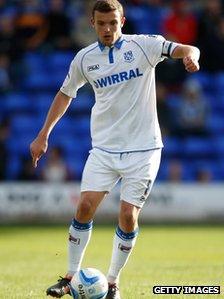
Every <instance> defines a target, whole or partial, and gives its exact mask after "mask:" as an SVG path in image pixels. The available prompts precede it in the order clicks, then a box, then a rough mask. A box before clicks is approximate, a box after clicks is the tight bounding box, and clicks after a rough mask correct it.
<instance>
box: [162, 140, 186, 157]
mask: <svg viewBox="0 0 224 299" xmlns="http://www.w3.org/2000/svg"><path fill="white" fill-rule="evenodd" d="M163 143H164V151H163V153H164V155H165V156H169V157H177V156H179V154H180V152H181V151H182V149H181V146H180V144H181V140H180V139H178V138H176V137H169V136H168V137H165V138H163Z"/></svg>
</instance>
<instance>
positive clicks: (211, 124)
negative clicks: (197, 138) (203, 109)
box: [207, 113, 224, 135]
mask: <svg viewBox="0 0 224 299" xmlns="http://www.w3.org/2000/svg"><path fill="white" fill-rule="evenodd" d="M207 129H208V130H209V131H210V132H211V133H212V134H215V135H217V134H223V133H224V114H223V115H222V114H218V113H217V114H216V115H211V117H210V118H209V119H208V120H207Z"/></svg>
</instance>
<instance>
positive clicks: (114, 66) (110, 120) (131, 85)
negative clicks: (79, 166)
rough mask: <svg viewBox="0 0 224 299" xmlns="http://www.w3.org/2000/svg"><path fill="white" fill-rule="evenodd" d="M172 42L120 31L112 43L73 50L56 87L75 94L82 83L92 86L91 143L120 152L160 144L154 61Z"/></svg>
mask: <svg viewBox="0 0 224 299" xmlns="http://www.w3.org/2000/svg"><path fill="white" fill-rule="evenodd" d="M176 46H177V44H175V43H172V42H169V41H166V40H165V39H164V38H163V37H162V36H159V35H122V36H121V38H120V39H119V40H118V41H117V42H116V43H115V44H114V46H113V47H105V46H103V45H102V44H101V43H100V42H96V43H94V44H92V45H90V46H88V47H87V48H84V49H82V50H81V51H79V52H78V53H77V55H76V57H75V58H74V60H73V61H72V63H71V66H70V70H69V73H68V75H67V77H66V79H65V81H64V83H63V85H62V87H61V89H60V90H61V92H63V93H64V94H66V95H68V96H69V97H72V98H74V97H76V93H77V90H78V89H79V88H80V87H81V86H83V85H84V84H85V83H87V82H89V83H90V84H91V85H92V87H93V89H94V92H95V100H96V101H95V105H94V106H93V108H92V113H91V137H92V146H93V147H95V148H99V149H102V150H105V151H108V152H114V153H116V152H118V153H122V152H133V151H144V150H151V149H155V148H161V147H162V146H163V144H162V140H161V133H160V128H159V123H158V118H157V109H156V93H155V66H156V65H157V63H158V62H160V61H162V60H163V59H164V58H165V57H169V56H170V55H171V53H172V51H173V50H174V48H175V47H176Z"/></svg>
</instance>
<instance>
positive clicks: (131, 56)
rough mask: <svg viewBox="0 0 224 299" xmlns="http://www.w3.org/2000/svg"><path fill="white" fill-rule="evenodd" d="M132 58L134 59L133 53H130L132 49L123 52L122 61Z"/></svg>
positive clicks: (128, 60) (130, 60)
mask: <svg viewBox="0 0 224 299" xmlns="http://www.w3.org/2000/svg"><path fill="white" fill-rule="evenodd" d="M133 60H135V58H134V55H133V53H132V51H127V52H125V53H124V61H125V62H129V63H130V62H132V61H133Z"/></svg>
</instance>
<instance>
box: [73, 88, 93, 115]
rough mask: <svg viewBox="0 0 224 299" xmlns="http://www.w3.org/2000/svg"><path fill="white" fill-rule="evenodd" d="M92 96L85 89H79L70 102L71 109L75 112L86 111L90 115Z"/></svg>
mask: <svg viewBox="0 0 224 299" xmlns="http://www.w3.org/2000/svg"><path fill="white" fill-rule="evenodd" d="M93 105H94V97H93V96H92V95H91V94H90V93H89V92H87V91H80V92H79V93H78V95H77V98H76V99H75V100H74V101H73V102H72V104H71V111H72V112H73V113H75V114H78V113H86V114H89V115H90V111H91V108H92V106H93Z"/></svg>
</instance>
